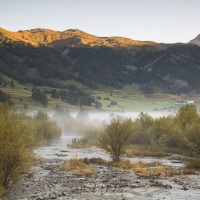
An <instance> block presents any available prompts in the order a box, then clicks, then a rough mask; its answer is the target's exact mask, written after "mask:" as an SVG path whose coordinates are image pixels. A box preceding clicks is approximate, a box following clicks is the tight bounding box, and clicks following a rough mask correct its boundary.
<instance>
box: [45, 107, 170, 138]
mask: <svg viewBox="0 0 200 200" xmlns="http://www.w3.org/2000/svg"><path fill="white" fill-rule="evenodd" d="M139 114H140V112H114V113H111V112H87V111H83V110H80V111H77V112H64V111H63V112H55V113H51V114H49V116H50V117H51V118H52V119H53V120H55V121H56V122H57V124H58V126H59V127H60V128H61V129H62V132H63V134H67V133H74V134H81V135H83V134H85V132H87V131H88V130H89V129H93V130H95V131H97V130H103V128H104V125H105V124H106V123H109V122H110V120H111V119H113V118H114V117H116V116H121V117H124V118H130V119H132V120H133V121H134V120H136V119H137V118H138V116H139ZM169 114H170V113H169V112H148V115H150V116H151V117H153V118H158V117H162V116H167V115H169Z"/></svg>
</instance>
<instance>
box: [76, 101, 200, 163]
mask: <svg viewBox="0 0 200 200" xmlns="http://www.w3.org/2000/svg"><path fill="white" fill-rule="evenodd" d="M102 126H103V127H104V128H103V129H102V128H101V130H99V131H97V130H92V127H91V130H90V131H88V132H90V136H89V137H88V136H86V137H85V139H84V140H83V141H84V146H87V145H86V143H90V146H91V144H92V142H91V140H90V138H92V140H93V141H95V142H94V143H93V145H97V146H99V147H101V148H102V149H104V150H106V151H107V152H108V153H109V154H110V156H111V157H112V158H113V159H116V160H117V159H119V158H121V157H122V156H124V155H125V156H127V157H133V156H153V157H163V156H168V155H169V154H182V155H187V156H192V157H197V158H198V157H199V155H200V116H199V114H198V111H197V108H196V106H195V105H194V104H187V105H185V106H183V107H181V108H180V109H179V111H178V112H177V113H176V114H175V115H171V116H163V117H160V118H153V117H151V116H150V115H148V114H146V113H142V112H141V113H140V115H139V116H138V118H137V119H136V120H135V121H132V120H131V119H127V118H121V117H115V118H113V119H112V120H111V121H110V122H108V123H107V124H105V125H102ZM79 147H81V146H80V145H79Z"/></svg>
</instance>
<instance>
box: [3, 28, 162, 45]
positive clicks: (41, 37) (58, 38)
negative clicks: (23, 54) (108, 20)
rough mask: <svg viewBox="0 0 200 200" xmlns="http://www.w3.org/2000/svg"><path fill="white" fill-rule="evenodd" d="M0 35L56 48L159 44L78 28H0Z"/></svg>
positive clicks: (7, 38) (11, 39)
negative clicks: (107, 35) (101, 35)
mask: <svg viewBox="0 0 200 200" xmlns="http://www.w3.org/2000/svg"><path fill="white" fill-rule="evenodd" d="M0 35H1V37H2V38H4V40H7V41H9V40H10V41H17V42H19V41H23V42H25V43H30V44H32V45H34V46H38V45H41V44H43V45H51V46H54V47H56V48H61V47H64V46H69V45H70V46H71V47H72V46H109V47H131V46H143V45H150V46H151V45H159V43H155V42H151V41H138V40H132V39H129V38H124V37H98V36H94V35H91V34H88V33H85V32H83V31H81V30H78V29H69V30H65V31H54V30H49V29H41V28H37V29H31V30H23V31H22V30H20V31H18V32H10V31H7V30H5V29H2V28H0Z"/></svg>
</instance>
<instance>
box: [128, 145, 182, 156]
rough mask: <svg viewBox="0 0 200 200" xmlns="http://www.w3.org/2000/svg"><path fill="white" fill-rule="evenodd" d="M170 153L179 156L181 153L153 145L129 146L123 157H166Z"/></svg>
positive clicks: (175, 149)
mask: <svg viewBox="0 0 200 200" xmlns="http://www.w3.org/2000/svg"><path fill="white" fill-rule="evenodd" d="M158 148H159V151H158ZM171 153H175V154H181V151H180V150H179V149H177V148H169V147H158V146H153V145H130V146H129V147H128V148H127V149H126V150H125V155H126V156H127V157H134V156H139V157H167V156H169V154H171Z"/></svg>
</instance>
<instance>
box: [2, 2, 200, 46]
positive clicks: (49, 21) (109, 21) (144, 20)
mask: <svg viewBox="0 0 200 200" xmlns="http://www.w3.org/2000/svg"><path fill="white" fill-rule="evenodd" d="M0 2H1V4H0V5H1V6H0V27H2V28H4V29H7V30H9V31H18V30H26V29H31V28H48V29H53V30H60V31H63V30H66V29H71V28H74V29H75V28H76V29H81V30H83V31H85V32H88V33H91V34H94V35H97V36H123V37H128V38H132V39H136V40H152V41H156V42H165V43H174V42H188V41H189V40H191V39H193V38H194V37H196V36H197V35H198V34H199V33H200V25H199V21H200V11H199V9H200V0H1V1H0Z"/></svg>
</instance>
